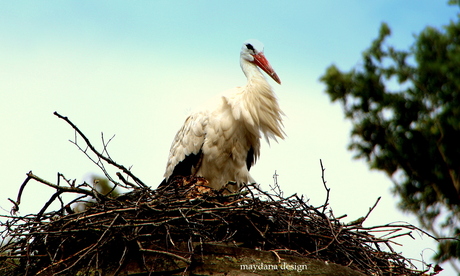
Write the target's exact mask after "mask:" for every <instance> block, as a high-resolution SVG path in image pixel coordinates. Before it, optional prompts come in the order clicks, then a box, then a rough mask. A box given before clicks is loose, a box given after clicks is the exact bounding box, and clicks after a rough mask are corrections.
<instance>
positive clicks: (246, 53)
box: [241, 39, 281, 84]
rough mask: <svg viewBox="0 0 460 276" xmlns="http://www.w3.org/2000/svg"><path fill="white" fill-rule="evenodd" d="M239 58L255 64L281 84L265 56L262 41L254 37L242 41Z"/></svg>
mask: <svg viewBox="0 0 460 276" xmlns="http://www.w3.org/2000/svg"><path fill="white" fill-rule="evenodd" d="M241 58H242V59H244V60H247V61H249V62H251V63H253V64H255V65H256V66H258V67H259V68H260V69H262V70H264V71H265V73H267V74H268V75H269V76H270V77H271V78H272V79H273V80H274V81H276V82H277V83H279V84H281V80H280V78H279V77H278V75H277V74H276V73H275V70H273V68H272V66H271V65H270V63H269V62H268V60H267V59H266V58H265V55H264V45H263V44H262V42H260V41H258V40H256V39H249V40H246V41H245V42H244V43H243V47H241Z"/></svg>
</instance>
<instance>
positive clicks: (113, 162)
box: [54, 111, 148, 188]
mask: <svg viewBox="0 0 460 276" xmlns="http://www.w3.org/2000/svg"><path fill="white" fill-rule="evenodd" d="M54 115H56V116H57V117H58V118H60V119H62V120H64V121H66V122H67V123H68V124H69V125H70V126H71V127H72V128H73V129H74V130H75V131H76V132H77V133H78V135H80V137H81V138H83V140H84V141H85V143H86V145H87V147H88V148H89V149H90V150H91V151H92V152H93V153H94V154H96V156H97V157H98V158H99V159H100V160H104V161H105V162H107V163H108V164H110V165H112V166H115V167H116V168H118V169H119V170H121V171H123V172H124V173H126V174H127V175H128V176H130V177H131V178H132V179H134V181H135V182H136V183H137V184H138V185H139V186H141V187H142V188H148V187H147V185H145V184H144V183H143V182H142V181H141V180H140V179H139V178H137V177H136V176H135V175H134V174H132V173H131V171H130V170H128V169H127V168H125V166H123V165H120V164H118V163H116V162H115V161H113V160H112V159H111V158H110V157H106V156H104V155H103V154H101V153H99V152H98V151H97V150H96V149H95V148H94V146H93V145H92V144H91V142H90V141H89V139H88V138H87V137H86V136H85V135H84V134H83V132H81V131H80V129H79V128H78V127H77V126H76V125H75V124H74V123H72V122H71V121H70V120H69V118H67V117H64V116H62V115H60V114H59V113H57V112H56V111H55V112H54ZM112 138H113V137H112ZM112 138H110V139H109V141H108V142H107V144H108V143H110V141H111V140H112ZM75 141H76V139H75ZM75 144H76V142H75ZM106 147H107V145H106V144H105V145H104V151H105V152H107V148H106ZM83 152H85V151H83ZM103 170H104V169H103ZM104 172H105V171H104Z"/></svg>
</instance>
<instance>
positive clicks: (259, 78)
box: [240, 57, 271, 90]
mask: <svg viewBox="0 0 460 276" xmlns="http://www.w3.org/2000/svg"><path fill="white" fill-rule="evenodd" d="M240 65H241V69H242V70H243V73H244V75H245V76H246V78H247V79H248V83H247V84H246V86H247V87H248V86H253V85H254V83H257V85H261V86H264V88H269V89H270V90H271V87H270V85H269V84H268V82H267V80H266V79H265V76H264V75H263V73H262V72H261V71H260V69H259V67H257V65H255V64H254V63H251V62H249V61H248V60H246V59H245V58H243V57H241V58H240Z"/></svg>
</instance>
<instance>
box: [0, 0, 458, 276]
mask: <svg viewBox="0 0 460 276" xmlns="http://www.w3.org/2000/svg"><path fill="white" fill-rule="evenodd" d="M446 2H447V0H446V1H439V0H425V1H418V0H417V1H416V0H405V1H395V0H393V1H388V0H385V1H384V0H378V1H363V0H362V1H271V2H270V1H235V0H233V1H171V0H168V1H135V2H132V1H130V2H128V1H61V0H60V1H0V93H1V94H0V95H1V100H0V120H1V123H0V133H1V135H2V138H1V139H2V140H1V143H0V156H1V158H0V175H1V178H2V180H1V182H0V188H1V196H0V207H1V208H3V209H4V210H3V211H1V212H2V213H7V212H8V211H9V209H10V208H11V203H10V202H8V201H7V197H11V198H16V194H17V190H18V188H19V186H20V184H21V183H22V182H23V180H24V179H25V174H26V173H27V172H28V171H29V170H32V171H33V172H34V173H35V174H37V175H39V176H41V177H42V178H45V179H47V180H49V181H52V182H55V181H56V174H57V172H60V173H63V174H64V175H65V176H66V177H67V178H76V179H77V182H82V181H84V180H88V179H89V176H90V175H91V174H92V173H96V174H99V175H100V174H101V172H99V171H98V168H97V167H96V166H95V165H94V164H92V163H91V162H90V161H89V160H88V159H87V158H86V157H85V156H84V155H83V154H82V153H81V152H79V151H78V150H77V148H76V147H75V146H73V145H72V144H71V143H70V142H69V141H68V140H69V139H73V137H74V132H73V131H72V129H71V128H70V127H69V126H68V125H66V123H65V122H64V121H62V120H59V119H58V118H57V117H55V116H53V112H54V111H58V112H59V113H61V114H62V115H65V116H68V117H69V118H70V119H71V120H72V121H73V122H74V123H75V124H76V125H77V126H78V127H80V129H81V130H82V131H83V132H84V133H85V134H86V135H87V136H88V137H89V138H90V139H91V140H92V142H93V144H94V145H96V146H97V147H98V148H99V149H100V148H101V139H100V137H101V132H103V133H104V136H105V137H106V138H108V137H111V136H113V135H114V134H115V135H116V136H115V138H114V140H113V141H112V142H111V144H110V146H109V152H110V154H111V156H112V157H113V158H114V159H115V160H116V161H117V162H119V163H122V164H124V165H125V166H131V165H132V166H133V168H132V171H133V172H134V174H135V175H137V176H138V177H139V178H141V179H142V180H143V181H144V182H145V183H147V184H148V185H151V186H153V187H156V186H157V184H159V183H160V182H161V180H162V175H163V173H164V169H165V166H166V161H167V156H168V152H169V147H170V144H171V141H172V139H173V137H174V135H175V133H176V131H177V130H178V129H179V128H180V126H181V125H182V123H183V121H184V120H185V118H186V116H187V114H188V113H189V112H190V110H192V109H193V108H195V107H196V106H197V105H199V104H200V103H201V102H202V101H205V100H207V99H208V98H210V97H212V96H213V95H215V94H217V93H220V92H222V91H224V90H226V89H229V88H232V87H235V86H239V85H243V84H244V83H245V77H244V75H243V73H242V72H241V69H240V67H239V51H240V47H241V44H242V43H243V42H244V41H245V40H246V39H248V38H256V39H259V40H260V41H262V42H263V43H264V44H265V54H266V57H267V58H268V60H269V61H270V63H271V64H272V66H273V67H274V69H275V70H276V72H277V73H278V75H279V77H280V78H281V81H282V85H281V86H280V85H278V84H276V83H275V82H273V81H271V80H270V83H271V84H272V85H273V87H274V89H275V91H276V93H277V95H278V98H279V102H280V106H281V108H282V109H283V110H284V112H285V113H286V117H285V118H284V122H285V131H286V133H287V135H288V138H287V139H286V140H284V141H280V142H279V143H278V144H277V143H272V144H271V146H268V145H267V144H266V143H265V142H263V145H262V152H261V157H260V160H259V161H258V163H257V164H256V165H255V167H253V169H251V172H252V175H253V177H254V178H255V179H256V180H257V181H258V182H260V183H261V184H262V187H264V188H266V189H268V185H269V184H271V183H272V182H273V179H272V176H273V174H274V172H275V170H276V171H277V173H278V175H279V177H278V182H279V184H280V185H281V187H282V189H283V190H284V191H285V194H286V195H290V194H292V193H299V194H304V195H305V196H307V197H308V198H310V203H311V204H312V205H315V206H318V205H321V204H323V202H324V200H325V195H326V194H325V190H324V188H323V184H322V182H321V178H320V176H321V169H320V166H319V159H320V158H321V159H322V160H323V163H324V165H325V167H326V179H327V180H328V185H329V187H330V188H331V195H330V204H331V207H332V209H333V210H334V213H335V214H336V215H337V216H339V215H342V214H348V217H347V218H346V219H345V220H344V221H351V220H354V219H356V218H358V217H360V216H363V215H365V214H366V213H367V211H368V208H369V207H370V206H372V205H373V204H374V202H375V200H376V199H377V197H379V196H382V200H381V202H380V203H379V205H378V206H377V208H376V209H375V210H374V212H373V214H372V215H371V217H370V218H369V219H368V221H367V222H366V224H365V225H368V226H371V225H380V224H385V223H389V222H393V221H399V220H403V221H408V222H411V223H416V221H415V219H414V218H413V217H412V216H405V215H404V214H401V213H400V212H399V211H397V209H396V202H397V199H396V198H394V197H393V196H392V195H391V192H390V190H391V187H392V182H391V181H390V180H389V179H388V178H387V177H386V176H385V175H384V174H383V173H380V172H371V171H369V170H368V168H367V166H366V164H365V163H364V162H363V161H353V159H352V156H353V153H351V152H349V151H347V144H348V140H349V131H350V125H349V123H348V122H346V121H344V120H343V114H342V110H341V107H340V106H339V105H338V104H330V102H329V98H328V96H327V95H326V94H325V93H324V88H325V87H324V85H323V84H321V83H320V82H319V80H318V79H319V78H320V76H321V75H323V74H324V72H325V69H326V67H327V66H329V65H330V64H336V65H337V66H338V67H339V68H341V69H342V70H349V69H350V68H353V67H356V66H359V62H360V58H361V53H362V51H363V50H365V49H366V48H367V47H368V46H369V45H370V43H371V41H372V40H373V39H374V38H375V37H376V36H377V34H378V29H379V26H380V24H381V23H382V22H387V23H388V24H389V26H390V28H391V29H392V36H391V37H390V39H389V40H388V43H389V44H392V45H395V46H396V47H398V48H403V49H407V48H408V47H409V46H410V45H411V44H412V43H413V41H414V35H415V34H417V33H419V32H420V31H421V30H422V29H423V28H424V27H425V26H427V25H431V26H435V27H441V26H442V25H444V24H447V23H448V22H449V21H450V20H453V19H455V18H456V14H457V12H458V7H449V6H447V4H446ZM51 193H52V190H51V189H48V188H46V187H44V186H43V185H40V184H38V183H30V184H29V187H27V189H26V191H25V194H24V198H23V202H22V205H21V214H22V215H25V214H28V213H32V212H37V211H38V210H39V208H40V207H42V206H43V204H44V203H45V202H46V201H47V200H48V199H49V197H50V195H51ZM416 236H417V235H416ZM417 238H418V239H417V240H416V241H410V240H406V239H404V240H401V241H400V242H401V243H403V244H404V246H403V247H396V248H395V249H396V250H397V251H403V252H405V254H407V255H408V256H410V257H414V258H418V259H420V258H421V256H420V254H421V253H422V250H423V249H424V248H434V247H435V245H434V243H433V242H431V241H430V240H429V239H428V238H427V237H418V236H417ZM431 255H432V250H430V249H427V250H424V251H423V258H424V259H426V260H427V259H429V257H430V256H431ZM446 275H447V274H446Z"/></svg>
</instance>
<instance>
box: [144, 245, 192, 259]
mask: <svg viewBox="0 0 460 276" xmlns="http://www.w3.org/2000/svg"><path fill="white" fill-rule="evenodd" d="M137 244H138V245H139V251H143V252H150V253H158V254H163V255H167V256H171V257H174V258H177V259H179V260H181V261H183V262H185V263H186V264H191V263H192V262H191V261H190V260H188V259H186V258H184V257H182V256H179V255H176V254H174V253H171V252H167V251H160V250H153V249H145V248H143V247H142V244H141V242H140V241H139V240H138V241H137Z"/></svg>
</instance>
